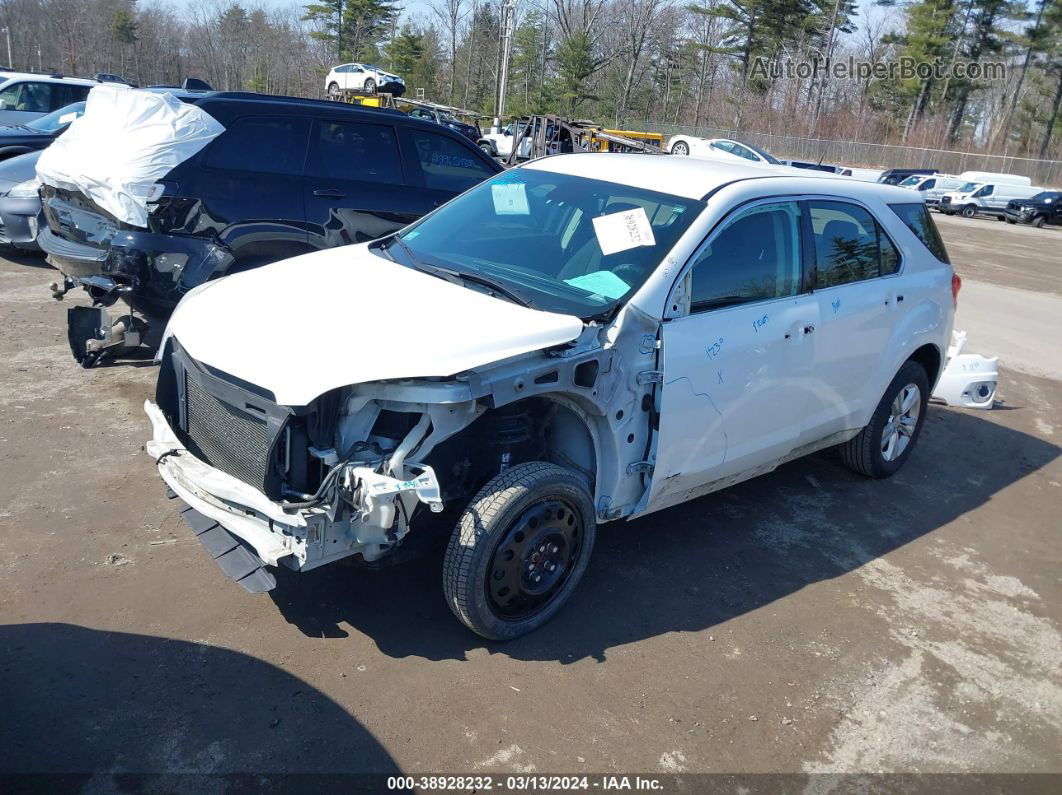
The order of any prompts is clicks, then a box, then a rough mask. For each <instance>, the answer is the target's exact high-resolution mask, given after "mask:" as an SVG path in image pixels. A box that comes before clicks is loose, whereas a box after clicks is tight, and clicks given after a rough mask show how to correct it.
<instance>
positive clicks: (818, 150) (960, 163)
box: [644, 123, 1062, 188]
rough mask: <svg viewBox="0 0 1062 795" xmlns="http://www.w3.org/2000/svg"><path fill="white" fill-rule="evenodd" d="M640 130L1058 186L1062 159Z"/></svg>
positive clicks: (871, 164)
mask: <svg viewBox="0 0 1062 795" xmlns="http://www.w3.org/2000/svg"><path fill="white" fill-rule="evenodd" d="M644 126H645V128H646V129H648V130H653V131H654V132H660V133H663V134H664V136H665V138H670V137H671V136H672V135H694V136H697V137H700V138H732V139H733V140H735V141H744V142H745V143H749V144H752V145H753V146H757V147H759V148H760V149H765V150H767V151H768V152H770V153H771V154H772V155H774V156H775V157H777V158H780V159H789V160H810V161H812V162H820V161H821V162H823V163H829V164H831V165H839V166H840V165H843V166H858V167H862V168H881V169H886V168H936V169H939V170H940V171H942V172H944V173H947V174H961V173H962V172H963V171H994V172H1001V173H1006V174H1021V175H1023V176H1026V177H1029V178H1030V179H1031V180H1032V183H1033V185H1039V186H1043V187H1052V188H1062V160H1040V159H1038V158H1033V157H1010V156H1007V155H987V154H983V153H980V152H962V151H958V150H954V149H929V148H926V147H921V146H899V145H896V144H872V143H865V142H862V141H836V140H831V139H828V138H798V137H795V136H791V135H773V134H770V133H755V132H743V131H739V130H724V129H721V128H718V127H692V126H690V125H682V124H652V123H650V124H646V125H644Z"/></svg>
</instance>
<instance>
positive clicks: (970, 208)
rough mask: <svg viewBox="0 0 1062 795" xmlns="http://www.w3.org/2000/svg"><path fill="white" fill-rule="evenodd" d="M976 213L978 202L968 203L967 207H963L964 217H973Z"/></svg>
mask: <svg viewBox="0 0 1062 795" xmlns="http://www.w3.org/2000/svg"><path fill="white" fill-rule="evenodd" d="M975 215H977V205H976V204H967V205H966V206H965V207H963V208H962V217H963V218H973V217H974V216H975Z"/></svg>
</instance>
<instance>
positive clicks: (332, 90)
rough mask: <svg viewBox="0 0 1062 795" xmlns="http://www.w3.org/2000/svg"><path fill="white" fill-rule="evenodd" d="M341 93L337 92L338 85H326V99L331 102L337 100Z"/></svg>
mask: <svg viewBox="0 0 1062 795" xmlns="http://www.w3.org/2000/svg"><path fill="white" fill-rule="evenodd" d="M341 94H342V92H341V91H340V90H339V83H329V84H328V98H329V99H331V100H338V99H340V98H341Z"/></svg>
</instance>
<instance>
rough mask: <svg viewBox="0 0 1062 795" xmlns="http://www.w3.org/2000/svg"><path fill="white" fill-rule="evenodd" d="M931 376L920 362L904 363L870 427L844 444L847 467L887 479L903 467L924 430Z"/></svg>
mask: <svg viewBox="0 0 1062 795" xmlns="http://www.w3.org/2000/svg"><path fill="white" fill-rule="evenodd" d="M928 403H929V377H928V376H927V375H926V371H925V368H923V367H922V365H920V364H919V363H918V362H914V361H908V362H905V363H904V365H903V367H901V368H900V371H899V372H898V373H896V377H895V378H893V379H892V383H891V384H889V388H888V389H886V390H885V394H884V395H883V396H882V398H881V402H879V403H878V407H877V408H876V409H875V410H874V415H873V416H872V417H871V418H870V422H869V423H867V426H866V427H865V428H863V430H861V431H860V432H859V434H858V435H857V436H856V437H855V438H853V439H849V440H848V441H847V442H845V443H844V444H842V445H841V448H840V449H841V459H842V460H843V461H844V463H845V465H846V466H847V467H848V468H849V469H852V470H854V471H856V472H858V473H859V474H861V475H866V476H867V477H871V478H887V477H889V476H890V475H892V474H893V473H895V472H896V471H898V470H899V469H900V467H902V466H903V465H904V462H905V461H907V458H908V456H910V455H911V451H912V450H913V449H914V446H915V444H916V443H917V442H918V435H919V434H920V433H921V431H922V424H923V423H924V422H925V418H926V406H927V405H928Z"/></svg>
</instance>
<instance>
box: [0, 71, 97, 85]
mask: <svg viewBox="0 0 1062 795" xmlns="http://www.w3.org/2000/svg"><path fill="white" fill-rule="evenodd" d="M11 80H35V81H37V82H39V83H73V84H75V85H79V86H94V85H96V83H97V81H95V80H92V79H90V78H87V77H66V76H65V75H46V74H39V73H34V72H4V71H0V84H2V83H7V82H9V81H11Z"/></svg>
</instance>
